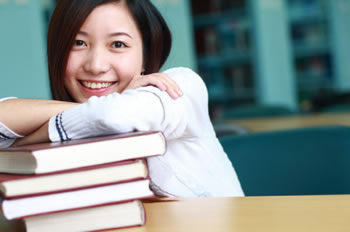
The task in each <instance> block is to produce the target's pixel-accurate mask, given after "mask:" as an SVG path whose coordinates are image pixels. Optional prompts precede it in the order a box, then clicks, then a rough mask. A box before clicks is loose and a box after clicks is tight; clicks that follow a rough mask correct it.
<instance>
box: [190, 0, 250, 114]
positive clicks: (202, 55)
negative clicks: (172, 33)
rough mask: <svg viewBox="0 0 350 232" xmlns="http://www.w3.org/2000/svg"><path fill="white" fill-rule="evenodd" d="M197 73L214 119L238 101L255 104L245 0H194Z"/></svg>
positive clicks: (248, 23)
mask: <svg viewBox="0 0 350 232" xmlns="http://www.w3.org/2000/svg"><path fill="white" fill-rule="evenodd" d="M192 14H193V27H194V37H195V45H196V54H197V66H198V72H199V73H200V75H201V76H202V78H203V79H204V81H205V82H206V84H207V87H208V92H209V103H210V109H211V114H212V117H213V118H216V117H220V114H221V113H222V112H223V111H224V110H225V109H226V108H230V107H232V105H235V104H244V103H254V101H255V98H254V80H253V79H254V77H253V73H252V65H253V63H252V52H251V41H250V29H251V20H250V18H249V16H248V12H247V4H246V1H243V0H238V1H214V0H204V1H201V0H192Z"/></svg>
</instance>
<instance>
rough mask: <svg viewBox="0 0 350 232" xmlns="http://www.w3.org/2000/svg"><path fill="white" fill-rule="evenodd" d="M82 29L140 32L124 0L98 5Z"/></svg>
mask: <svg viewBox="0 0 350 232" xmlns="http://www.w3.org/2000/svg"><path fill="white" fill-rule="evenodd" d="M81 30H83V31H85V30H87V31H89V30H96V31H99V32H101V31H102V30H103V31H106V30H107V31H111V30H126V31H128V32H129V33H139V31H138V28H137V25H136V22H135V20H134V18H133V16H132V14H131V13H130V11H129V9H128V7H127V5H126V4H125V3H123V1H121V2H113V3H106V4H103V5H100V6H98V7H96V8H95V9H94V10H93V11H92V12H91V13H90V14H89V16H88V17H87V18H86V20H85V21H84V23H83V25H82V27H81Z"/></svg>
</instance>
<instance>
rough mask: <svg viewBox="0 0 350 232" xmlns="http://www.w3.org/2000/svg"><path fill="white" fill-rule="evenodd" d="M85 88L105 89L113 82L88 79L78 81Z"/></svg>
mask: <svg viewBox="0 0 350 232" xmlns="http://www.w3.org/2000/svg"><path fill="white" fill-rule="evenodd" d="M80 83H81V84H82V85H83V86H84V87H85V88H88V89H105V88H108V87H109V86H111V85H113V84H114V83H115V82H90V81H81V82H80Z"/></svg>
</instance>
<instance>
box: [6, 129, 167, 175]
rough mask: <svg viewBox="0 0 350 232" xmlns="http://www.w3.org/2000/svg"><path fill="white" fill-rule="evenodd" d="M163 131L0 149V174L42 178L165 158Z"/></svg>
mask: <svg viewBox="0 0 350 232" xmlns="http://www.w3.org/2000/svg"><path fill="white" fill-rule="evenodd" d="M165 150H166V141H165V138H164V135H163V134H162V133H161V132H160V131H155V132H134V133H127V134H119V135H110V136H101V137H94V138H87V139H80V140H70V141H65V142H58V143H42V144H32V145H26V146H21V147H10V148H4V149H0V172H5V173H17V174H39V173H49V172H57V171H62V170H68V169H74V168H79V167H85V166H92V165H98V164H104V163H112V162H117V161H122V160H129V159H137V158H143V157H149V156H154V155H162V154H164V153H165Z"/></svg>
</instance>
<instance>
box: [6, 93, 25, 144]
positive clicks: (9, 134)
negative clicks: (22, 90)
mask: <svg viewBox="0 0 350 232" xmlns="http://www.w3.org/2000/svg"><path fill="white" fill-rule="evenodd" d="M14 98H15V97H7V98H2V99H0V102H1V101H5V100H8V99H14ZM22 137H23V136H22V135H19V134H17V133H16V132H14V131H13V130H11V129H10V128H8V127H7V126H6V125H5V124H3V123H2V122H0V147H9V146H11V145H12V144H13V142H14V141H15V140H16V139H18V138H22Z"/></svg>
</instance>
